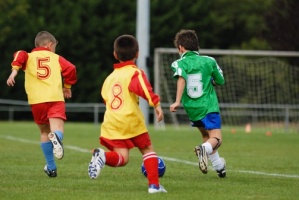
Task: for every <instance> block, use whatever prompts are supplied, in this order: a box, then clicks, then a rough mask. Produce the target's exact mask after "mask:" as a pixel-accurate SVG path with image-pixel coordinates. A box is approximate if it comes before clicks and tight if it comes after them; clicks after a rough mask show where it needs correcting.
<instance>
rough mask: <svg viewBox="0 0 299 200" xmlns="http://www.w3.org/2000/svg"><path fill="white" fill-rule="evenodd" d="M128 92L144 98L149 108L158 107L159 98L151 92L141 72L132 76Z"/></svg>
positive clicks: (149, 85) (138, 71)
mask: <svg viewBox="0 0 299 200" xmlns="http://www.w3.org/2000/svg"><path fill="white" fill-rule="evenodd" d="M129 90H130V91H131V92H133V93H135V94H136V95H138V96H140V97H142V98H144V99H145V100H146V101H147V102H148V104H149V105H150V106H153V107H156V106H158V105H160V97H159V96H158V95H157V94H155V93H154V92H153V88H152V86H151V84H150V82H149V81H148V79H147V77H146V75H145V73H144V71H142V70H137V71H136V72H135V73H134V75H133V76H132V78H131V82H130V84H129Z"/></svg>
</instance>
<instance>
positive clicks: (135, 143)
mask: <svg viewBox="0 0 299 200" xmlns="http://www.w3.org/2000/svg"><path fill="white" fill-rule="evenodd" d="M99 139H100V143H101V145H103V146H105V147H107V148H108V149H109V150H110V151H113V148H114V147H115V148H126V149H132V148H134V147H137V148H140V149H143V148H145V147H148V146H150V145H151V144H152V143H151V139H150V137H149V134H148V132H145V133H143V134H141V135H138V136H136V137H133V138H129V139H123V140H109V139H107V138H104V137H100V138H99Z"/></svg>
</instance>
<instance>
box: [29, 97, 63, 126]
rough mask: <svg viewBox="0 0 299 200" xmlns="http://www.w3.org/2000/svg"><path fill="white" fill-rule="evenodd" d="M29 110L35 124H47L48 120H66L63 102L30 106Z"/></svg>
mask: <svg viewBox="0 0 299 200" xmlns="http://www.w3.org/2000/svg"><path fill="white" fill-rule="evenodd" d="M31 110H32V114H33V118H34V121H35V123H36V124H49V118H61V119H63V120H66V115H65V103H64V102H63V101H57V102H46V103H38V104H32V105H31Z"/></svg>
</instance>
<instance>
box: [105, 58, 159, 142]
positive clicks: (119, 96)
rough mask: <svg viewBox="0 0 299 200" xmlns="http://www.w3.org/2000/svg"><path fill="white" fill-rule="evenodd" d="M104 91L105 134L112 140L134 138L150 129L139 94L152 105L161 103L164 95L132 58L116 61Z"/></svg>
mask: <svg viewBox="0 0 299 200" xmlns="http://www.w3.org/2000/svg"><path fill="white" fill-rule="evenodd" d="M101 94H102V97H103V99H104V102H105V103H106V111H105V115H104V121H103V123H102V126H101V136H102V137H104V138H107V139H111V140H113V139H128V138H133V137H135V136H138V135H140V134H142V133H145V132H147V128H146V124H145V121H144V116H143V113H142V111H141V109H140V107H139V97H142V98H144V99H145V100H147V102H148V103H149V105H150V106H153V107H156V106H158V105H159V104H160V97H159V96H158V95H157V94H155V93H154V92H153V89H152V86H151V84H150V83H149V81H148V79H147V78H146V75H145V73H144V72H143V71H142V70H140V69H139V68H137V66H136V65H135V64H134V63H133V62H131V61H128V62H123V63H118V64H115V65H114V71H113V72H112V73H111V74H110V75H109V76H108V77H107V78H106V80H105V82H104V84H103V87H102V91H101Z"/></svg>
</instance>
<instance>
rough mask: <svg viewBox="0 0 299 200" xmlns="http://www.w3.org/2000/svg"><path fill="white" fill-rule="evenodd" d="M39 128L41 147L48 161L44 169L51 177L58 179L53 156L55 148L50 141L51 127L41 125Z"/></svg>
mask: <svg viewBox="0 0 299 200" xmlns="http://www.w3.org/2000/svg"><path fill="white" fill-rule="evenodd" d="M38 127H39V129H40V131H41V135H40V141H41V143H40V147H41V149H42V152H43V154H44V157H45V160H46V166H45V167H44V171H45V173H46V174H47V175H48V176H49V177H56V176H57V167H56V163H55V160H54V155H53V146H52V143H51V142H50V141H49V139H48V132H49V130H50V127H49V125H48V124H40V125H38Z"/></svg>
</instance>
